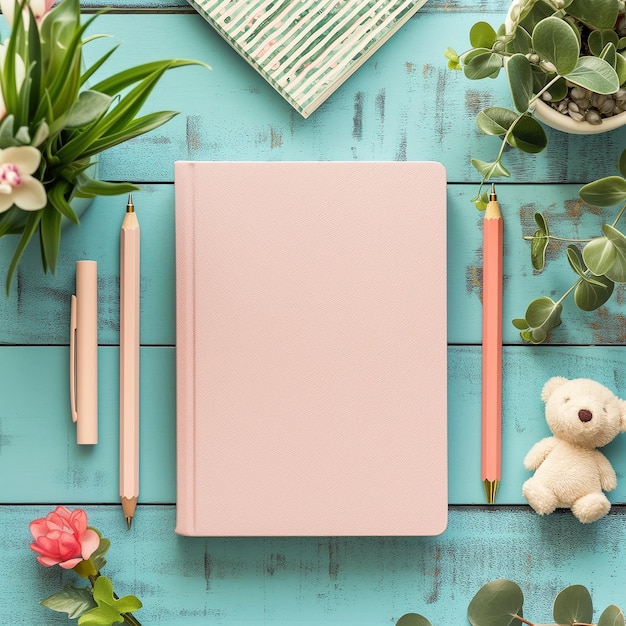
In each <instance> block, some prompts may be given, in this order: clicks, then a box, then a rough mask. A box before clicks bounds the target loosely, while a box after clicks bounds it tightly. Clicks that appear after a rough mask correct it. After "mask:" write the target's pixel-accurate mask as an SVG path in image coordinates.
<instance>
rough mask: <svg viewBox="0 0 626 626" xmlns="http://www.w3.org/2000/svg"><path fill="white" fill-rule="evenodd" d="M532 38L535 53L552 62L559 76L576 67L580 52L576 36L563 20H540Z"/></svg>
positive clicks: (556, 18) (554, 18)
mask: <svg viewBox="0 0 626 626" xmlns="http://www.w3.org/2000/svg"><path fill="white" fill-rule="evenodd" d="M532 40H533V48H534V49H535V51H536V52H537V54H538V55H539V56H540V57H541V58H542V59H544V60H546V61H549V62H550V63H553V64H554V66H555V67H556V71H557V72H558V73H559V74H560V75H561V76H564V75H567V74H569V73H570V72H572V71H573V70H574V68H575V67H576V61H577V60H578V55H579V53H580V46H579V43H578V38H577V37H576V35H575V34H574V32H573V31H572V29H571V27H570V26H569V25H568V24H566V23H565V22H564V21H563V20H561V19H559V18H558V17H547V18H545V19H543V20H541V21H540V22H539V23H538V24H537V26H535V30H534V31H533V34H532Z"/></svg>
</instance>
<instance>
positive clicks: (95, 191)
mask: <svg viewBox="0 0 626 626" xmlns="http://www.w3.org/2000/svg"><path fill="white" fill-rule="evenodd" d="M138 190H139V187H138V186H137V185H133V184H132V183H111V182H108V181H105V180H95V179H93V178H90V177H89V176H87V175H86V174H79V175H78V176H77V177H76V187H75V188H74V191H75V192H76V195H77V196H80V197H83V198H84V197H93V196H119V195H120V194H122V193H124V194H127V193H130V192H131V191H138Z"/></svg>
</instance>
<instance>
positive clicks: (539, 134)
mask: <svg viewBox="0 0 626 626" xmlns="http://www.w3.org/2000/svg"><path fill="white" fill-rule="evenodd" d="M508 143H509V144H510V145H511V146H513V147H514V148H517V149H518V150H522V151H523V152H528V153H529V154H537V153H539V152H541V151H542V150H544V149H545V147H546V146H547V145H548V137H547V135H546V131H545V130H544V128H543V126H542V125H541V124H540V123H539V122H538V121H537V120H536V119H535V118H534V117H532V116H531V115H528V114H525V115H523V116H522V117H521V118H520V119H519V120H518V121H517V122H516V124H515V126H513V128H512V129H511V133H510V134H509V138H508Z"/></svg>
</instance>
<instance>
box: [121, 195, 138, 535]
mask: <svg viewBox="0 0 626 626" xmlns="http://www.w3.org/2000/svg"><path fill="white" fill-rule="evenodd" d="M139 280H140V273H139V222H138V220H137V215H136V213H135V207H134V205H133V199H132V196H130V195H129V196H128V203H127V205H126V214H125V216H124V220H123V222H122V228H121V232H120V498H121V501H122V510H123V512H124V517H125V518H126V523H127V524H128V528H129V529H130V527H131V523H132V520H133V517H134V515H135V509H136V507H137V497H138V496H139Z"/></svg>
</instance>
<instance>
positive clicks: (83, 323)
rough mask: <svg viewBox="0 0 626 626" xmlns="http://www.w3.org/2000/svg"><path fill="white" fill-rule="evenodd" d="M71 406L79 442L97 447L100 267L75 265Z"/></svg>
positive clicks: (80, 262)
mask: <svg viewBox="0 0 626 626" xmlns="http://www.w3.org/2000/svg"><path fill="white" fill-rule="evenodd" d="M70 404H71V409H72V421H73V422H75V423H76V442H77V443H79V444H94V443H98V265H97V263H96V262H95V261H77V262H76V295H75V296H72V304H71V319H70Z"/></svg>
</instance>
